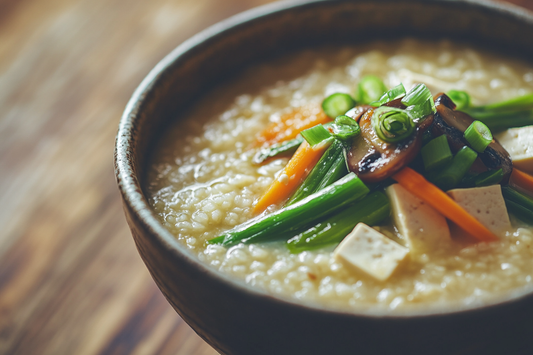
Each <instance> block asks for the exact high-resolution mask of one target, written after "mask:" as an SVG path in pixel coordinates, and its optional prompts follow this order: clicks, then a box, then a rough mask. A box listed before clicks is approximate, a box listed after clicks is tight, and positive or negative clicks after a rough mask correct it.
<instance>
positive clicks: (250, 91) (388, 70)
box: [145, 40, 533, 310]
mask: <svg viewBox="0 0 533 355" xmlns="http://www.w3.org/2000/svg"><path fill="white" fill-rule="evenodd" d="M367 74H373V75H376V76H378V77H380V78H381V79H382V80H383V81H384V83H385V85H386V86H387V87H393V86H395V85H397V84H398V83H400V82H402V83H403V84H404V85H405V87H406V88H409V87H411V86H412V85H413V84H415V83H425V84H426V85H427V87H428V88H429V89H430V90H431V92H432V94H437V93H439V92H447V91H449V90H451V89H456V90H464V91H467V92H469V93H470V94H471V96H472V100H473V101H474V102H475V103H477V104H484V103H489V102H493V101H499V100H503V99H506V98H512V97H516V96H520V95H523V94H526V93H528V92H532V91H533V67H532V66H528V64H526V63H523V62H520V61H517V60H512V59H509V58H504V57H501V56H498V55H495V54H491V53H486V52H483V51H478V50H474V49H472V48H469V47H467V46H464V45H457V44H452V43H451V42H448V41H442V42H436V43H432V42H421V41H415V40H403V41H399V42H395V43H385V42H378V43H373V44H367V45H362V46H357V47H347V48H340V49H339V48H336V49H331V48H323V49H319V50H307V51H304V52H301V53H298V54H293V55H290V56H286V57H283V58H281V59H276V60H274V61H272V62H269V63H266V64H265V63H263V64H259V65H257V66H254V67H252V68H248V69H246V70H245V71H244V72H243V73H241V74H240V75H239V76H238V77H237V78H235V79H234V80H232V82H231V83H230V84H228V85H227V86H225V87H219V88H215V89H213V90H212V91H211V92H209V93H207V94H206V96H205V97H204V98H202V99H201V100H200V101H199V102H197V103H195V104H194V107H193V108H192V109H191V110H190V111H188V112H187V114H186V116H187V118H186V119H180V120H179V122H178V123H177V124H175V125H174V126H172V127H171V128H169V129H168V130H167V132H165V134H164V136H163V137H162V140H161V142H160V143H158V147H157V149H156V153H155V154H154V156H153V160H152V163H151V168H150V170H149V171H148V174H147V181H148V183H147V185H146V187H145V191H146V192H147V194H148V196H149V201H150V204H151V205H152V206H153V209H154V211H155V212H156V214H157V215H158V217H159V219H160V221H161V223H162V224H163V225H164V226H165V227H166V228H167V229H168V230H169V231H170V232H171V233H172V234H174V235H175V237H176V238H177V239H178V240H179V241H180V242H181V243H183V244H184V245H186V246H187V248H188V249H189V250H190V251H191V253H193V254H195V255H197V256H198V258H199V259H200V260H201V261H202V262H204V263H206V264H209V265H211V267H213V268H215V269H216V270H219V271H220V272H222V273H226V274H229V275H231V276H232V277H234V278H236V279H238V280H241V281H242V282H245V283H247V284H249V285H251V286H253V287H256V288H259V289H261V290H264V291H265V292H266V293H269V294H273V295H276V296H279V297H282V298H289V299H292V300H297V301H298V302H302V303H306V304H318V305H320V306H322V307H327V308H334V309H354V310H356V309H358V308H361V307H368V306H369V305H371V306H372V307H376V308H383V309H389V310H405V309H408V308H410V307H429V308H431V307H440V306H442V305H459V306H460V307H462V306H470V305H476V304H481V303H484V302H488V301H492V300H496V299H499V298H502V297H504V295H505V294H507V293H509V292H512V291H515V290H520V289H526V288H530V287H531V284H532V276H533V248H532V243H533V232H532V229H531V227H530V226H529V227H528V226H527V225H526V224H523V223H522V222H520V221H518V219H515V218H513V217H511V222H512V228H511V230H508V231H507V232H506V233H505V235H504V236H503V237H502V238H500V239H499V240H498V241H496V242H492V243H486V242H481V243H472V242H467V241H465V240H462V239H461V238H457V239H456V238H453V240H452V242H450V243H447V244H445V245H444V246H443V247H442V248H438V249H436V250H430V251H428V252H425V253H419V254H414V255H410V256H408V260H405V261H404V262H402V263H401V264H400V265H399V267H398V269H397V270H396V271H395V272H394V274H393V276H392V277H390V278H389V279H388V280H387V281H378V280H375V279H373V278H371V277H368V276H366V275H364V274H361V273H357V272H354V271H353V270H351V269H350V268H349V267H347V266H346V265H344V264H343V263H340V262H338V261H336V259H334V258H333V257H332V253H333V249H334V247H327V248H324V249H318V250H313V251H304V252H301V253H299V254H291V253H290V252H289V251H288V250H287V248H285V246H284V243H283V242H282V241H279V242H278V241H275V242H269V243H258V244H243V243H241V244H237V245H235V246H231V247H225V246H221V245H214V244H208V243H207V241H208V240H209V239H212V238H214V237H217V236H219V235H221V234H222V233H223V232H224V231H226V230H228V229H231V228H233V227H235V226H237V225H239V224H241V223H243V222H245V221H247V220H249V219H250V218H252V217H253V213H252V206H253V204H254V201H256V200H257V199H258V198H259V197H260V196H261V195H262V194H263V193H264V192H265V191H266V190H267V189H268V188H269V186H270V184H271V183H272V181H273V179H274V178H275V176H276V174H277V173H278V172H279V171H280V170H281V169H282V168H283V167H284V166H285V164H286V163H287V161H288V158H280V159H274V160H271V161H270V162H268V163H267V164H264V165H257V164H255V163H253V161H252V158H253V157H254V155H255V154H256V153H257V151H258V147H257V146H256V145H254V141H255V139H256V135H257V134H258V132H261V131H262V130H263V129H264V128H265V127H266V126H268V125H269V124H270V123H271V122H275V121H277V120H279V119H280V117H281V116H282V115H283V114H286V113H288V112H290V111H291V110H293V109H295V108H298V107H305V106H309V107H312V106H313V105H315V106H318V107H319V105H320V103H321V102H322V100H323V99H324V98H325V97H327V96H328V95H330V94H332V93H335V92H345V93H353V92H354V88H355V87H356V85H357V82H358V81H359V79H360V78H361V77H362V76H364V75H367ZM275 209H276V208H275V207H273V206H271V207H269V209H268V210H267V211H266V212H265V213H269V212H272V211H274V210H275ZM376 229H377V230H379V231H381V232H382V233H384V234H385V235H387V236H389V237H390V238H391V239H393V240H397V241H399V242H400V243H401V241H402V240H401V236H398V232H397V230H396V229H395V228H394V227H393V226H392V224H391V222H390V221H388V222H385V223H382V224H380V225H379V226H376Z"/></svg>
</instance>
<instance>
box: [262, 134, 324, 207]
mask: <svg viewBox="0 0 533 355" xmlns="http://www.w3.org/2000/svg"><path fill="white" fill-rule="evenodd" d="M327 148H328V144H318V145H316V146H315V147H311V146H309V143H307V142H303V143H302V144H301V145H300V147H299V148H298V150H296V153H294V155H293V156H292V158H291V160H289V162H288V163H287V165H286V166H285V168H284V169H283V170H282V171H281V174H280V175H279V176H278V177H277V178H276V179H275V180H274V182H272V185H270V188H269V189H268V190H267V192H266V193H265V194H264V195H263V196H262V197H261V198H260V199H259V200H258V201H257V203H256V204H255V206H254V207H253V210H254V213H255V214H258V213H261V212H263V211H264V210H265V209H266V208H267V207H268V206H270V205H274V204H279V203H281V202H283V201H285V200H286V199H287V198H289V197H290V196H291V195H292V193H293V192H294V190H296V188H297V187H298V185H300V183H301V182H302V181H303V179H305V177H306V176H307V174H308V173H309V172H310V171H311V169H312V168H313V167H314V166H315V164H316V163H317V162H318V160H319V159H320V157H321V156H322V154H323V153H324V151H325V150H326V149H327Z"/></svg>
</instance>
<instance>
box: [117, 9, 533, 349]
mask: <svg viewBox="0 0 533 355" xmlns="http://www.w3.org/2000/svg"><path fill="white" fill-rule="evenodd" d="M532 33H533V16H532V15H531V14H530V13H525V12H523V11H521V10H519V9H517V8H514V7H510V6H505V5H502V4H494V3H487V2H485V1H483V2H481V1H453V0H449V1H445V0H435V1H426V0H423V1H422V0H418V1H417V0H406V1H393V0H384V1H370V0H355V1H348V0H344V1H342V0H339V1H336V0H316V1H308V2H301V1H300V2H289V3H287V2H284V3H275V4H272V5H268V6H265V7H262V8H259V9H256V10H252V11H249V12H247V13H244V14H241V15H237V16H235V17H233V18H231V19H229V20H226V21H224V22H222V23H220V24H218V25H215V26H213V27H211V28H210V29H208V30H206V31H204V32H202V33H201V34H199V35H197V36H195V37H193V38H192V39H190V40H189V41H187V42H185V43H183V44H182V45H180V46H179V47H178V48H176V49H175V50H174V51H173V52H172V53H171V54H169V56H167V57H166V58H165V59H164V60H163V61H162V62H161V63H160V64H158V66H157V67H156V68H154V70H153V71H152V72H151V73H150V74H149V76H148V77H147V78H146V79H145V80H144V81H143V82H142V84H141V85H140V86H139V88H138V89H137V90H136V92H135V93H134V95H133V97H132V99H131V101H130V102H129V103H128V106H127V107H126V111H125V113H124V116H123V117H122V121H121V123H120V127H119V131H118V135H117V140H116V150H115V171H116V177H117V181H118V185H119V188H120V191H121V192H122V196H123V200H124V210H125V213H126V218H127V221H128V224H129V226H130V228H131V230H132V234H133V237H134V240H135V243H136V245H137V248H138V250H139V253H140V255H141V257H142V259H143V260H144V262H145V263H146V265H147V267H148V269H149V271H150V273H151V275H152V277H153V278H154V280H155V282H156V283H157V285H158V286H159V288H160V289H161V291H162V292H163V294H164V295H165V297H166V298H167V299H168V301H169V302H170V304H171V305H172V306H173V307H174V309H175V310H176V311H177V312H178V313H179V314H180V315H181V316H182V317H183V319H184V320H185V321H186V322H187V323H188V324H189V325H190V326H191V327H192V328H193V329H194V330H195V331H196V332H197V333H198V334H199V335H200V336H201V337H202V338H203V339H205V340H206V341H207V342H208V343H209V344H211V345H212V346H213V347H214V348H215V349H217V350H218V351H219V352H220V353H222V354H235V355H237V354H243V355H257V354H266V355H274V354H276V355H277V354H293V355H294V354H533V321H532V320H533V295H532V294H531V293H528V292H522V293H517V294H515V295H512V296H510V297H509V298H508V299H507V300H504V301H502V302H499V303H496V304H491V305H485V306H483V307H478V308H474V309H467V310H461V309H451V310H450V309H447V310H440V311H433V312H424V311H422V310H421V311H419V312H414V313H410V314H404V315H396V316H390V315H387V314H384V313H376V312H375V311H373V310H368V312H364V313H359V314H354V313H342V312H335V311H328V310H321V309H319V308H314V307H310V306H309V307H308V306H302V305H298V304H296V303H294V302H292V301H287V300H282V299H279V298H275V297H272V296H269V295H267V294H265V293H263V292H261V291H260V290H254V289H252V288H250V287H249V286H247V285H245V284H243V283H241V282H239V281H235V280H232V279H230V278H229V277H227V276H225V275H221V274H219V273H218V272H216V271H215V270H213V269H211V268H210V267H208V266H206V265H204V264H202V263H200V262H199V261H198V260H197V258H196V257H195V256H193V255H192V254H191V253H190V252H189V251H187V250H186V248H185V247H183V246H182V245H180V244H179V243H178V242H177V241H176V240H175V239H174V238H173V237H172V235H171V234H170V233H169V232H168V231H167V230H165V229H164V228H163V226H162V225H161V224H160V223H159V222H158V220H157V218H156V217H155V214H154V213H153V212H152V211H151V209H150V207H149V206H148V204H147V200H146V197H145V195H144V194H143V191H142V186H143V178H144V175H143V171H144V167H145V165H146V164H147V160H148V156H149V152H150V149H151V147H152V143H153V142H154V141H155V140H156V138H157V135H158V134H160V132H161V130H162V129H163V128H164V127H165V125H166V124H168V122H169V121H170V120H176V119H178V120H179V119H180V112H181V111H182V110H183V109H184V108H185V107H186V106H187V104H188V103H189V102H190V101H191V100H193V99H195V98H197V97H199V96H201V93H202V90H203V89H205V88H207V87H209V86H211V85H213V84H214V83H217V82H220V81H221V80H223V78H224V76H225V75H227V73H231V72H234V71H235V70H238V69H239V68H240V67H242V66H243V65H245V64H246V63H251V62H257V61H258V60H261V59H262V58H264V57H266V56H270V55H272V54H276V53H279V52H282V51H286V50H293V49H296V48H301V47H306V46H312V45H316V44H324V43H357V41H359V40H361V39H363V38H364V39H365V40H369V39H372V38H383V39H390V38H393V37H397V36H406V35H411V36H417V37H425V38H437V37H447V38H451V39H460V40H467V41H471V42H472V43H476V44H488V45H491V46H492V47H493V48H494V49H496V50H505V51H507V52H510V53H514V54H515V55H519V56H522V57H523V58H526V60H529V61H531V60H532V58H533V36H532V35H531V34H532Z"/></svg>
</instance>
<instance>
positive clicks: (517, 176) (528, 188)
mask: <svg viewBox="0 0 533 355" xmlns="http://www.w3.org/2000/svg"><path fill="white" fill-rule="evenodd" d="M509 183H510V184H511V185H515V186H517V187H518V188H519V189H521V190H524V192H525V193H527V194H528V195H533V176H531V175H529V174H527V173H524V172H523V171H520V170H518V169H517V168H513V172H512V173H511V178H510V180H509Z"/></svg>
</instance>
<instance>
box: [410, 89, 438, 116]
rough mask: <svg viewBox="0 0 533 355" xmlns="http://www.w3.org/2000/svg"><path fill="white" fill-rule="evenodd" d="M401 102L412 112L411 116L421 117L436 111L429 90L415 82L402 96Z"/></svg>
mask: <svg viewBox="0 0 533 355" xmlns="http://www.w3.org/2000/svg"><path fill="white" fill-rule="evenodd" d="M402 104H404V105H405V106H407V107H408V109H409V110H410V111H411V112H412V117H413V118H423V117H425V116H427V115H429V114H432V113H435V111H436V109H435V102H434V101H433V96H432V95H431V91H429V89H428V88H427V86H426V85H424V84H417V85H415V86H414V87H413V88H412V89H411V90H409V92H408V93H407V94H405V96H404V97H403V99H402ZM410 106H413V107H410Z"/></svg>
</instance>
